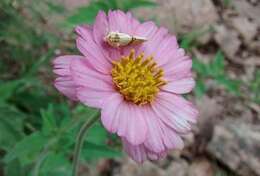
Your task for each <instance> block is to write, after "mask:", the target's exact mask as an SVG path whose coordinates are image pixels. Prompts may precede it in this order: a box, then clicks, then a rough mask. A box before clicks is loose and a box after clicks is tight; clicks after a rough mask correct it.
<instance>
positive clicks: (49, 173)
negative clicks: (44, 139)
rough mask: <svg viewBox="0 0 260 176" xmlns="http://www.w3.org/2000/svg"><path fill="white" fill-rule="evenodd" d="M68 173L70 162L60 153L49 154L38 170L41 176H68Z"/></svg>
mask: <svg viewBox="0 0 260 176" xmlns="http://www.w3.org/2000/svg"><path fill="white" fill-rule="evenodd" d="M70 172H71V165H70V162H69V160H68V158H66V156H65V155H64V153H62V152H59V153H56V152H53V151H51V152H49V153H48V155H47V156H46V157H45V160H44V161H43V163H42V166H41V168H40V173H41V174H40V175H41V176H59V175H60V176H70V175H71V174H70Z"/></svg>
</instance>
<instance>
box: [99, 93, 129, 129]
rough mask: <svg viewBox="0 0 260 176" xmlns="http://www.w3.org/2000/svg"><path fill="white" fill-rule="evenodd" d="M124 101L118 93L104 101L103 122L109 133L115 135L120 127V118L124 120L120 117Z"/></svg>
mask: <svg viewBox="0 0 260 176" xmlns="http://www.w3.org/2000/svg"><path fill="white" fill-rule="evenodd" d="M123 101H124V99H123V97H122V96H121V95H120V94H118V93H114V94H112V95H111V96H109V97H108V98H106V99H105V100H104V103H103V106H102V110H101V121H102V124H103V125H104V127H105V128H106V129H107V130H108V131H109V132H112V133H115V132H116V131H117V129H118V127H119V123H118V122H119V118H123V117H121V116H120V115H119V111H120V110H121V104H122V103H123Z"/></svg>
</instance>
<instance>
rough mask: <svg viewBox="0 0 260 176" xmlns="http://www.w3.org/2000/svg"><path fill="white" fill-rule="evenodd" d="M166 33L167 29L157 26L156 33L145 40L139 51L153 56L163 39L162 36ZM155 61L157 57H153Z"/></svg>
mask: <svg viewBox="0 0 260 176" xmlns="http://www.w3.org/2000/svg"><path fill="white" fill-rule="evenodd" d="M167 34H168V30H167V29H166V28H159V29H158V30H157V31H156V33H155V34H154V35H153V36H152V37H151V38H148V41H146V42H145V43H144V44H143V45H142V46H141V47H140V51H141V52H144V53H145V55H146V56H155V55H156V52H157V50H158V48H159V47H160V45H161V42H162V41H163V39H164V37H165V36H166V35H167ZM154 59H155V60H156V59H158V60H156V61H157V62H158V61H159V58H154Z"/></svg>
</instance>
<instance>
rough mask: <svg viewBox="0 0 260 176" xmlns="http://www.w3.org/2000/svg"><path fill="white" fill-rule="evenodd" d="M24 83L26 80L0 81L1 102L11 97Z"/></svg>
mask: <svg viewBox="0 0 260 176" xmlns="http://www.w3.org/2000/svg"><path fill="white" fill-rule="evenodd" d="M23 83H24V80H22V79H20V80H13V81H8V82H0V102H4V101H6V100H7V99H8V98H10V97H11V96H12V95H13V94H14V92H15V90H16V89H17V88H18V87H19V86H21V84H23Z"/></svg>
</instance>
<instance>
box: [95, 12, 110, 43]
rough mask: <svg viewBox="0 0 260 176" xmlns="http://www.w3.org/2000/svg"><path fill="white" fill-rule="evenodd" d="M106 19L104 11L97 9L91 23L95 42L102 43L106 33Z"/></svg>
mask: <svg viewBox="0 0 260 176" xmlns="http://www.w3.org/2000/svg"><path fill="white" fill-rule="evenodd" d="M108 32H109V31H108V19H107V16H106V14H105V12H104V11H99V12H98V15H97V17H96V20H95V23H94V25H93V35H94V39H95V41H96V43H98V44H100V45H102V43H103V42H104V37H105V36H106V34H107V33H108Z"/></svg>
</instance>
